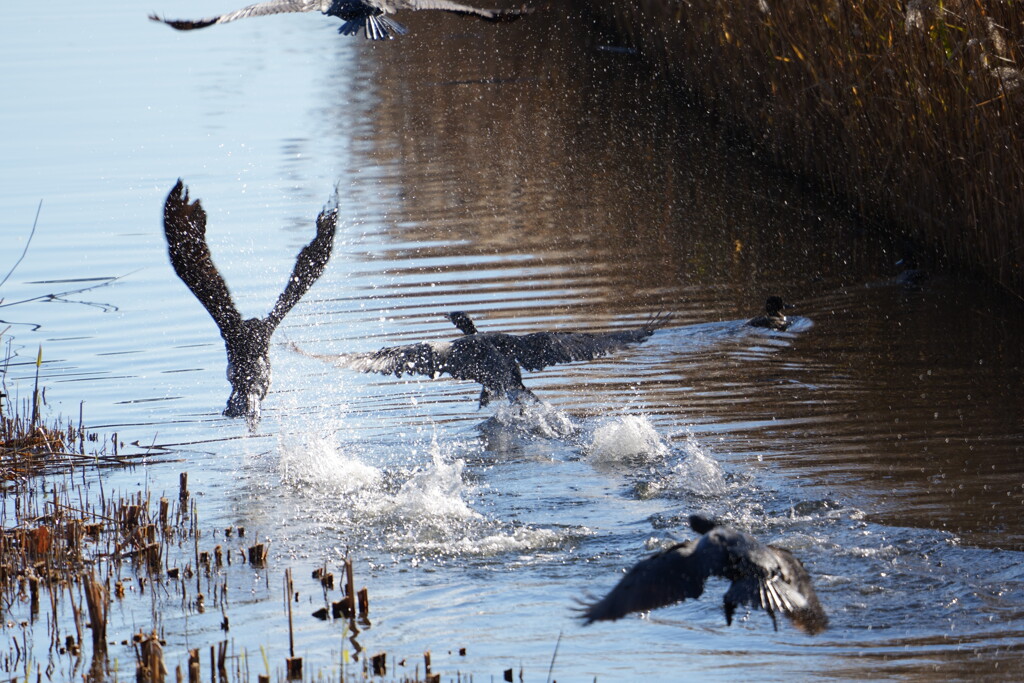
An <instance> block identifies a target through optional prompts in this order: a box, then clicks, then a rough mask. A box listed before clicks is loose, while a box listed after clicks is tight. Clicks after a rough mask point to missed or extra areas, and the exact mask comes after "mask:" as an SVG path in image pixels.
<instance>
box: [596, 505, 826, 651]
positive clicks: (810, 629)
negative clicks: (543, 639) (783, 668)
mask: <svg viewBox="0 0 1024 683" xmlns="http://www.w3.org/2000/svg"><path fill="white" fill-rule="evenodd" d="M690 528H692V529H693V530H694V531H696V532H697V533H698V534H703V535H702V536H701V537H700V538H698V539H696V540H690V541H685V542H683V543H679V544H677V545H674V546H672V547H671V548H668V549H666V550H662V551H661V552H659V553H655V554H654V555H651V556H650V557H648V558H647V559H645V560H641V561H640V562H638V563H637V564H636V565H634V566H633V568H632V569H630V570H629V572H628V573H627V574H626V575H625V576H624V577H622V580H620V581H619V583H618V585H616V586H615V588H613V589H612V590H611V592H610V593H608V595H606V596H605V597H603V598H601V599H600V600H598V601H597V602H594V603H592V604H590V605H588V606H586V607H585V608H584V610H583V611H582V613H581V614H580V618H582V619H583V620H584V621H585V625H586V624H590V623H593V622H595V621H604V620H615V619H621V618H622V617H624V616H626V615H627V614H629V613H630V612H646V611H648V610H652V609H656V608H658V607H665V606H666V605H671V604H674V603H677V602H680V601H682V600H685V599H686V598H694V599H696V598H699V597H700V596H701V594H702V593H703V592H704V582H705V581H707V579H708V578H709V577H712V576H718V577H722V578H725V579H728V580H729V581H731V582H732V585H730V586H729V590H728V591H726V593H725V598H724V607H725V622H726V623H727V624H729V625H731V624H732V617H733V614H734V613H735V611H736V607H737V606H739V605H748V606H751V607H756V608H759V609H763V610H764V611H766V612H767V613H768V616H770V617H771V618H772V625H773V626H775V630H778V628H779V625H778V622H777V621H776V619H775V615H776V613H777V612H781V613H782V614H784V615H785V616H786V617H788V618H789V619H790V621H792V622H793V624H794V625H795V626H796V627H797V628H799V629H800V630H802V631H804V632H805V633H807V634H808V635H814V634H816V633H821V632H822V631H824V630H825V628H826V627H827V626H828V616H826V614H825V610H824V609H823V608H822V606H821V603H820V602H818V596H817V594H816V593H815V592H814V587H813V586H812V585H811V577H810V576H809V575H808V574H807V570H806V569H804V565H803V564H802V563H801V562H800V560H798V559H797V558H796V557H794V556H793V553H791V552H789V551H788V550H786V549H785V548H779V547H777V546H773V545H764V544H762V543H761V542H760V541H758V540H757V539H756V538H754V537H753V536H751V535H750V534H746V533H743V532H742V531H737V530H736V529H733V528H731V527H728V526H723V525H721V524H719V523H718V522H716V521H714V520H711V519H708V518H706V517H702V516H700V515H691V516H690Z"/></svg>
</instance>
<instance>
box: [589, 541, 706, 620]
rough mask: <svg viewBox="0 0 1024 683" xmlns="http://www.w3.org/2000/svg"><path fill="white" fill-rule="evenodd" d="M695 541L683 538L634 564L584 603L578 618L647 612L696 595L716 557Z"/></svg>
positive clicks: (617, 616) (610, 618) (701, 587)
mask: <svg viewBox="0 0 1024 683" xmlns="http://www.w3.org/2000/svg"><path fill="white" fill-rule="evenodd" d="M707 553H708V551H707V549H706V548H705V547H704V546H701V545H699V542H698V541H686V542H685V543H680V544H678V545H675V546H672V547H671V548H668V549H666V550H663V551H661V552H659V553H656V554H654V555H651V556H650V557H648V558H647V559H644V560H641V561H640V562H638V563H636V564H635V565H634V566H633V568H632V569H630V570H629V572H627V573H626V575H625V576H624V577H622V580H620V581H619V583H618V584H617V585H616V586H615V588H613V589H612V590H611V592H610V593H608V595H606V596H604V597H603V598H601V599H600V600H598V601H597V602H594V603H591V604H590V605H587V606H586V607H585V608H584V609H583V611H582V613H581V614H580V618H581V619H583V620H584V621H585V622H586V623H587V624H589V623H591V622H594V621H603V620H614V619H621V618H622V617H624V616H626V615H627V614H629V613H630V612H646V611H648V610H652V609H656V608H658V607H665V606H666V605H671V604H674V603H677V602H679V601H681V600H685V599H687V598H699V597H700V596H701V593H703V592H704V582H705V581H706V580H707V578H708V576H710V575H711V574H712V573H713V572H712V569H713V567H714V566H715V565H716V564H717V562H718V558H717V557H711V556H709V555H708V554H707Z"/></svg>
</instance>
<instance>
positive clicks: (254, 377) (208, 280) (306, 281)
mask: <svg viewBox="0 0 1024 683" xmlns="http://www.w3.org/2000/svg"><path fill="white" fill-rule="evenodd" d="M337 225H338V208H337V197H335V199H334V200H333V202H332V205H331V206H329V207H325V208H324V210H323V211H321V212H320V215H319V216H318V217H317V219H316V237H314V238H313V240H312V241H311V242H310V243H309V244H307V245H306V246H305V247H304V248H303V249H302V251H300V252H299V255H298V256H297V257H296V259H295V267H294V269H293V270H292V274H291V276H290V277H289V278H288V284H287V285H286V286H285V288H284V291H283V292H282V293H281V295H280V296H279V297H278V299H277V303H275V304H274V308H273V309H272V310H271V311H270V313H269V314H268V315H267V316H266V317H264V318H249V319H248V320H243V319H242V316H241V314H239V312H238V309H237V308H235V303H234V301H232V299H231V293H230V291H228V286H227V284H226V283H225V282H224V278H223V277H221V274H220V271H218V270H217V266H216V265H214V263H213V259H212V258H211V257H210V249H209V247H208V246H207V244H206V211H204V210H203V207H202V205H201V204H200V203H199V200H198V199H197V200H196V201H194V202H189V197H188V189H187V188H186V187H185V186H184V184H183V183H182V181H181V180H178V182H177V184H175V186H174V188H173V189H171V192H170V194H168V195H167V201H166V202H165V203H164V235H165V236H166V238H167V251H168V253H169V254H170V257H171V265H172V266H173V267H174V272H175V273H177V274H178V277H179V278H181V281H182V282H184V283H185V286H187V287H188V288H189V290H191V292H192V293H193V294H195V296H196V298H197V299H199V303H201V304H202V305H203V307H204V308H205V309H206V310H207V312H208V313H209V314H210V316H211V317H212V318H213V321H214V322H215V323H217V327H218V328H219V329H220V336H221V337H223V338H224V347H225V349H226V350H227V356H228V368H227V376H228V382H230V383H231V395H230V396H229V397H228V402H227V407H226V408H225V409H224V415H226V416H227V417H246V418H248V419H250V420H258V419H259V414H260V404H261V402H262V401H263V399H264V397H265V396H266V395H267V390H268V389H269V388H270V337H271V335H273V334H274V330H275V329H277V326H278V325H279V324H280V323H281V320H283V319H284V317H285V316H286V315H287V314H288V311H290V310H291V309H292V307H293V306H295V304H297V303H298V302H299V299H301V298H302V296H303V295H304V294H305V293H306V291H307V290H309V288H310V287H312V286H313V283H314V282H316V281H317V279H318V278H319V277H320V275H321V274H322V273H323V272H324V268H325V267H326V266H327V261H328V260H329V259H330V258H331V249H332V248H333V246H334V233H335V230H336V229H337Z"/></svg>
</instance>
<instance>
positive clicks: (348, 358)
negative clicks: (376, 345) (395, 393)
mask: <svg viewBox="0 0 1024 683" xmlns="http://www.w3.org/2000/svg"><path fill="white" fill-rule="evenodd" d="M288 346H289V347H290V348H291V349H292V350H293V351H296V352H297V353H301V354H302V355H303V356H308V357H310V358H318V359H320V360H324V361H327V362H329V363H332V364H334V365H336V366H337V367H339V368H347V369H349V370H356V371H357V372H367V373H375V374H379V375H394V376H395V377H401V376H402V375H425V376H427V377H437V376H438V375H440V374H441V372H443V371H444V369H443V364H444V363H443V361H444V356H445V350H446V348H445V347H447V346H450V345H449V344H447V343H445V342H436V343H428V342H420V343H419V344H408V345H406V346H386V347H384V348H382V349H380V350H379V351H369V352H365V353H340V354H323V353H311V352H309V351H305V350H304V349H302V348H300V347H299V346H298V345H297V344H295V343H289V344H288Z"/></svg>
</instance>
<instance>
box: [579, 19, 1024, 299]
mask: <svg viewBox="0 0 1024 683" xmlns="http://www.w3.org/2000/svg"><path fill="white" fill-rule="evenodd" d="M577 2H578V3H579V4H581V6H582V7H583V8H585V9H587V10H589V11H591V12H593V13H595V14H596V15H597V16H598V18H599V19H601V20H603V21H604V22H606V23H610V24H611V25H612V26H613V28H614V29H615V30H617V31H618V32H619V33H620V34H624V35H625V36H626V37H627V38H628V39H629V40H630V41H632V44H633V45H634V46H636V47H637V48H638V49H639V50H640V51H641V53H642V54H643V55H644V56H645V57H646V58H647V59H648V60H649V61H652V62H654V63H655V64H656V65H657V66H659V67H661V68H663V69H665V70H667V71H668V72H670V73H672V74H673V75H674V76H675V78H676V80H677V81H678V82H679V83H681V84H682V85H683V87H684V88H686V89H687V90H689V91H690V92H691V93H692V94H693V95H694V97H695V98H696V99H697V100H698V101H699V102H700V103H701V104H702V105H704V106H706V107H707V108H708V109H709V110H710V111H712V112H713V113H714V114H715V115H716V116H717V117H720V118H721V119H723V120H725V121H728V122H730V124H731V125H733V126H735V127H737V128H739V129H740V130H743V131H745V132H746V133H747V134H748V136H749V138H751V139H752V140H753V141H754V143H755V144H756V145H757V146H759V147H761V148H763V149H764V150H766V151H767V152H768V153H769V154H770V155H771V157H772V159H773V160H774V161H775V163H777V164H779V165H780V166H782V167H785V168H788V169H790V170H792V171H794V172H796V173H798V174H800V175H801V176H803V177H808V178H811V179H813V182H814V183H815V185H817V186H819V187H820V188H822V189H823V190H825V191H828V192H831V193H833V194H834V195H835V196H837V197H840V198H842V199H843V200H844V201H846V202H848V203H849V204H850V205H851V207H852V208H853V209H854V210H856V211H857V212H858V213H860V214H861V215H863V216H866V217H870V218H873V219H875V220H878V221H881V222H883V223H885V224H887V225H889V226H891V229H892V232H893V233H894V234H896V235H898V236H905V237H908V238H911V239H913V240H916V241H919V242H920V243H922V244H924V245H928V246H930V247H932V248H933V250H934V251H935V252H936V253H937V254H938V255H939V256H941V257H944V258H946V259H948V261H949V262H950V264H952V265H953V266H955V267H958V268H961V269H965V270H968V271H971V272H974V273H977V274H981V275H983V276H984V277H986V278H988V279H990V280H992V281H994V282H996V283H998V284H999V285H1000V286H1002V287H1004V288H1005V289H1007V290H1009V291H1011V292H1013V293H1014V294H1015V295H1016V296H1018V297H1024V268H1022V261H1024V220H1021V217H1022V216H1024V145H1022V144H1021V142H1022V141H1021V130H1020V119H1021V117H1022V105H1024V74H1022V72H1021V70H1020V65H1021V60H1020V57H1021V48H1022V42H1021V41H1022V37H1024V23H1022V22H1024V9H1022V7H1021V4H1020V3H1019V2H1011V1H1009V0H949V1H948V2H932V1H930V0H910V1H909V2H906V3H904V2H896V1H893V0H886V1H884V2H883V1H881V0H865V1H863V2H852V1H847V0H792V1H790V0H787V1H785V2H782V1H780V0H760V1H758V0H751V1H750V2H745V3H737V2H733V1H731V0H687V1H685V2H683V1H680V0H631V1H630V2H623V1H620V0H577Z"/></svg>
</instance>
